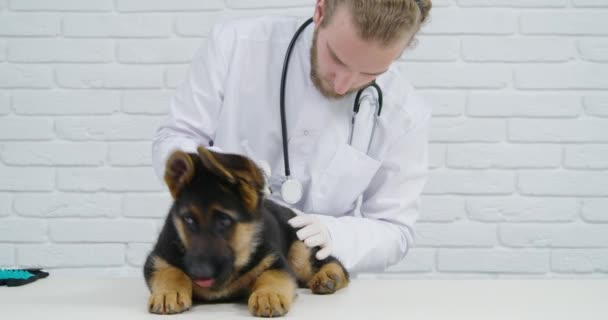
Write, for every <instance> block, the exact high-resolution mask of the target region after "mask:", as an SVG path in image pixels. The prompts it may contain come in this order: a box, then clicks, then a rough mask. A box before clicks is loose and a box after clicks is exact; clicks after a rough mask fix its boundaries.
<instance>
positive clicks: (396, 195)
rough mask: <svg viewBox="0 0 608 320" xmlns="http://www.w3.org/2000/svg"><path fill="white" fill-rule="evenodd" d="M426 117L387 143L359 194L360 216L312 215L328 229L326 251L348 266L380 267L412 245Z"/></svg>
mask: <svg viewBox="0 0 608 320" xmlns="http://www.w3.org/2000/svg"><path fill="white" fill-rule="evenodd" d="M429 118H430V114H428V115H425V116H424V118H423V119H422V121H421V122H420V123H418V125H416V126H415V127H413V128H412V129H410V130H408V131H407V132H406V133H405V134H404V136H402V137H400V138H399V139H397V140H396V141H395V143H394V144H393V145H392V146H391V147H390V149H389V152H388V155H387V157H386V158H385V159H384V161H383V162H382V165H381V167H380V168H379V170H378V172H377V173H376V174H375V176H374V178H373V179H372V181H371V183H370V185H369V187H368V188H367V189H366V191H365V192H364V194H363V199H362V205H361V208H360V210H361V217H356V216H344V217H334V216H328V215H321V214H319V215H317V216H318V217H319V219H321V220H322V222H323V223H325V225H326V226H327V228H328V229H329V233H330V235H331V238H332V244H333V253H332V254H333V255H334V256H336V257H337V258H338V259H340V261H341V262H342V263H343V264H344V266H345V267H346V268H347V269H348V270H350V271H351V272H354V273H356V272H372V271H382V270H384V269H386V268H387V267H389V266H390V265H393V264H396V263H397V262H399V261H400V260H402V259H403V258H404V257H405V255H406V254H407V251H408V249H409V247H411V246H412V244H413V242H414V237H413V231H412V230H413V229H412V228H413V225H414V223H415V221H416V219H417V218H418V215H419V209H420V195H421V193H422V190H423V188H424V185H425V183H426V180H427V176H428V126H429V121H430V120H429Z"/></svg>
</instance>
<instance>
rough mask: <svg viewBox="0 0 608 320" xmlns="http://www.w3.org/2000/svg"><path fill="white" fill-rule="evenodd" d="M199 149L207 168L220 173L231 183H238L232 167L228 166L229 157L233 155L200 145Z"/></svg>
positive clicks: (217, 173)
mask: <svg viewBox="0 0 608 320" xmlns="http://www.w3.org/2000/svg"><path fill="white" fill-rule="evenodd" d="M197 151H198V155H199V157H200V159H201V162H202V163H203V167H205V169H207V170H209V171H211V172H213V173H215V174H216V175H219V176H220V177H221V178H224V179H225V180H227V181H228V182H229V183H232V184H234V183H236V178H235V177H234V175H233V174H232V172H230V168H228V167H226V163H227V162H228V160H227V158H228V157H230V156H231V155H229V154H223V153H219V152H215V151H211V150H209V149H207V148H205V147H198V149H197Z"/></svg>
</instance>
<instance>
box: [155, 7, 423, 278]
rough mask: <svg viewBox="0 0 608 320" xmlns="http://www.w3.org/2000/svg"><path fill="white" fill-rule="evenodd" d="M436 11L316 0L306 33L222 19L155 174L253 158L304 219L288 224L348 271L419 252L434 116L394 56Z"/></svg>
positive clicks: (188, 84) (192, 76)
mask: <svg viewBox="0 0 608 320" xmlns="http://www.w3.org/2000/svg"><path fill="white" fill-rule="evenodd" d="M430 9H431V1H430V0H316V4H315V9H314V16H313V19H312V21H311V22H312V23H310V25H306V22H305V21H306V19H302V18H296V17H278V16H276V17H271V16H264V17H253V18H251V17H250V18H241V19H231V20H228V21H224V22H221V23H218V24H217V25H215V26H214V27H213V29H212V31H211V33H210V35H209V38H208V39H207V41H206V45H204V46H203V47H202V49H201V50H199V51H198V52H197V54H196V56H195V57H194V60H193V62H192V65H191V68H190V72H189V74H188V76H187V77H186V79H185V81H184V82H183V83H182V84H181V85H180V86H179V87H178V89H177V91H176V93H175V96H174V98H173V100H172V102H171V107H170V113H169V116H168V118H167V120H166V121H165V122H164V123H163V124H162V125H161V126H160V128H158V130H157V132H156V135H155V138H154V142H153V162H154V167H155V170H156V173H157V175H158V176H159V177H161V178H162V176H163V174H164V166H165V161H166V160H167V157H168V156H169V154H170V153H171V152H172V151H174V150H177V149H179V150H183V151H186V152H196V148H197V146H199V145H203V146H208V147H211V146H213V148H216V150H221V151H222V152H229V153H239V154H244V155H247V156H249V157H251V158H252V159H254V160H255V161H256V163H258V164H259V165H260V166H262V167H265V172H266V173H267V174H268V175H269V176H268V184H269V186H270V189H271V190H272V191H271V194H270V195H269V197H270V198H271V199H273V200H275V201H277V202H280V203H282V204H285V205H288V206H290V207H291V208H293V209H294V210H296V211H297V212H298V213H299V215H298V216H297V217H295V218H293V219H292V220H290V224H291V225H292V226H293V227H294V228H298V229H300V228H301V229H300V230H299V231H298V237H299V238H300V239H302V240H304V242H305V244H306V245H307V246H309V247H314V246H319V247H321V250H320V251H319V252H318V254H317V258H318V259H323V258H325V257H326V256H328V255H329V254H332V255H334V256H336V257H337V258H338V259H340V260H341V261H342V263H343V264H344V265H345V267H346V268H347V269H348V270H349V271H351V272H361V271H381V270H384V269H385V268H387V267H388V266H390V265H393V264H395V263H397V262H399V261H400V260H401V259H403V258H404V257H405V255H406V253H407V252H408V249H409V248H410V247H411V246H412V245H413V226H414V223H415V221H416V219H417V217H418V215H419V210H420V205H419V198H420V194H421V192H422V190H423V187H424V184H425V181H426V179H427V173H428V169H427V167H428V166H427V162H428V161H427V158H428V138H427V135H428V128H429V119H430V116H431V112H430V110H429V108H428V107H427V106H426V105H425V103H424V102H423V100H422V99H421V98H420V97H419V96H418V95H417V94H416V92H415V91H414V90H413V88H412V87H411V85H410V84H409V83H408V82H407V81H406V80H405V78H404V77H405V76H406V74H404V72H403V71H402V70H400V67H399V66H398V65H397V64H395V63H394V62H395V61H396V60H397V59H398V58H400V57H401V56H402V54H403V53H404V51H405V50H406V49H407V48H408V46H410V45H411V43H412V41H413V39H414V36H415V34H416V33H417V32H418V31H419V29H420V27H421V25H422V23H423V22H425V20H426V18H427V16H428V14H429V11H430ZM290 43H293V47H292V48H291V49H292V50H290V51H291V52H290V54H289V55H288V54H287V50H288V47H289V46H290ZM405 59H407V57H405ZM360 89H363V90H361V92H359V90H360ZM355 100H356V102H355ZM355 111H357V112H355Z"/></svg>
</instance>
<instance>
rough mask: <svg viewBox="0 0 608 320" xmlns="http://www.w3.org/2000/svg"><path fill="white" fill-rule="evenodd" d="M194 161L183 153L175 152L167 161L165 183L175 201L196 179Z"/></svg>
mask: <svg viewBox="0 0 608 320" xmlns="http://www.w3.org/2000/svg"><path fill="white" fill-rule="evenodd" d="M194 171H195V170H194V161H193V159H192V157H191V156H190V155H189V154H187V153H185V152H183V151H175V152H173V154H171V156H170V157H169V159H168V160H167V165H166V167H165V183H167V186H168V187H169V191H171V195H172V196H173V199H176V198H177V196H178V195H179V192H180V191H181V190H182V189H183V188H184V186H186V185H187V184H188V183H190V181H191V180H192V177H194Z"/></svg>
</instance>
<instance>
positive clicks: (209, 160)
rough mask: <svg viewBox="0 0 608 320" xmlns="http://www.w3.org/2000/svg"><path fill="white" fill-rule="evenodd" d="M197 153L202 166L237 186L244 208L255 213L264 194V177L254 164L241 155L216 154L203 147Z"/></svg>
mask: <svg viewBox="0 0 608 320" xmlns="http://www.w3.org/2000/svg"><path fill="white" fill-rule="evenodd" d="M198 153H199V155H200V157H201V161H202V162H203V166H205V167H206V168H207V169H209V170H212V171H213V172H215V173H216V174H218V175H220V176H222V177H223V178H224V179H226V180H227V181H228V182H230V183H232V184H236V185H237V186H238V188H239V191H240V194H241V197H242V199H243V203H244V204H245V207H246V208H247V210H249V212H255V211H256V210H255V209H256V208H257V205H258V203H259V201H260V200H261V198H262V195H263V192H264V176H263V175H262V172H261V170H260V169H259V168H258V167H257V166H256V165H255V163H254V162H253V161H252V160H251V159H249V158H247V157H244V156H241V155H237V154H227V153H217V152H213V151H210V150H207V149H205V148H203V147H200V148H199V149H198Z"/></svg>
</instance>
